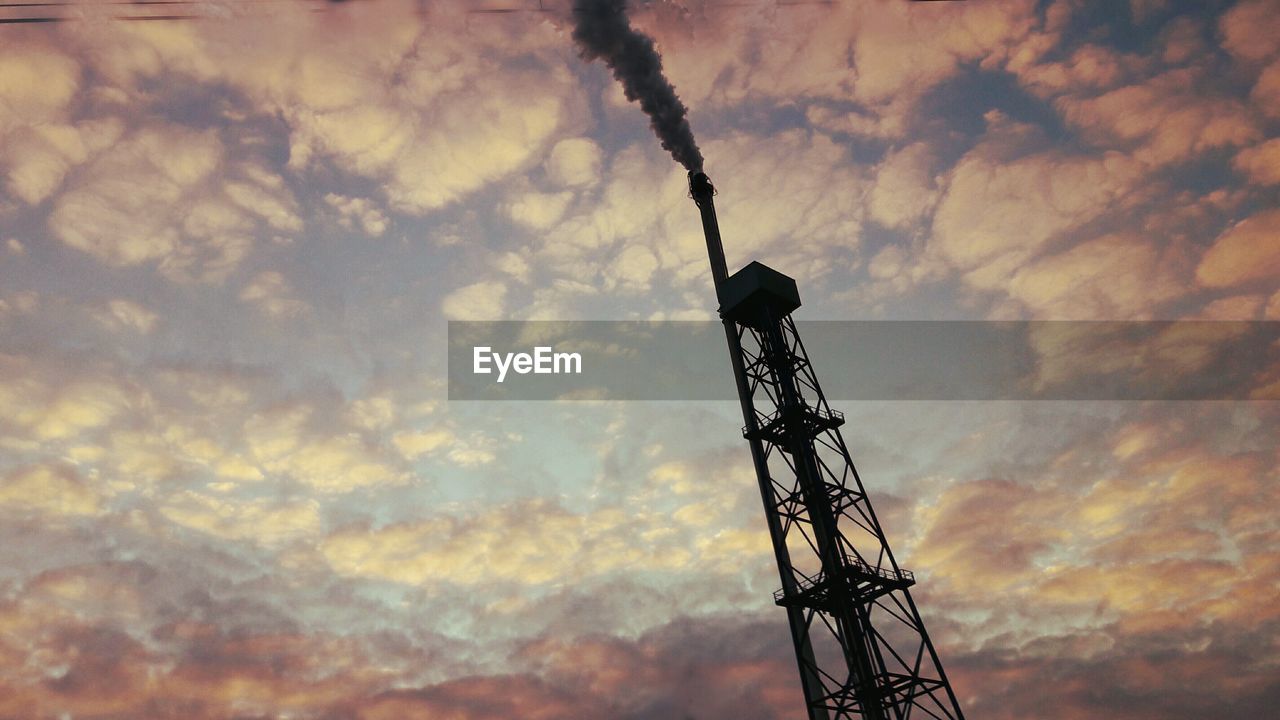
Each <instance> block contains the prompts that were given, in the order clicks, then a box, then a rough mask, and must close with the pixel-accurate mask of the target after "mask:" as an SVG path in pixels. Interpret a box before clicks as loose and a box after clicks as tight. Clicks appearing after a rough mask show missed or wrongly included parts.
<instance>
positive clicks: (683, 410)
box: [0, 0, 1280, 720]
mask: <svg viewBox="0 0 1280 720" xmlns="http://www.w3.org/2000/svg"><path fill="white" fill-rule="evenodd" d="M568 5H569V3H568V0H545V1H544V2H543V3H542V7H545V8H546V9H547V12H513V13H471V12H468V11H469V10H474V9H478V8H490V9H492V8H526V9H530V8H532V9H536V8H538V7H539V3H538V1H537V0H419V1H418V2H395V1H393V0H368V1H361V0H350V1H348V2H344V3H339V4H325V3H320V2H315V3H313V2H307V0H283V1H272V0H224V1H221V2H209V3H204V4H200V3H196V4H193V5H190V6H181V7H182V11H183V12H184V13H190V14H196V15H200V16H201V18H200V19H195V20H186V21H160V22H128V21H122V20H111V19H109V17H110V16H112V15H119V14H126V15H127V14H144V13H147V12H150V11H148V10H146V9H145V8H144V9H133V8H131V7H129V6H127V5H109V4H106V3H105V0H104V2H92V1H89V2H83V3H80V4H78V5H75V6H73V7H69V8H68V7H61V8H59V7H54V8H43V9H41V10H40V11H39V12H37V11H33V10H31V9H24V8H3V9H0V19H4V18H17V17H30V16H35V15H40V14H42V13H43V14H44V15H46V16H47V15H51V14H52V15H56V16H59V17H67V18H71V19H70V20H69V21H68V22H62V23H45V24H0V718H5V719H8V718H14V719H17V718H102V719H106V718H119V719H125V718H130V719H132V718H192V719H195V720H205V719H213V718H232V717H235V718H324V719H340V718H341V719H345V718H359V719H362V720H364V719H368V720H375V719H381V718H397V719H399V718H415V719H416V718H424V719H425V718H430V719H432V720H508V719H511V718H516V719H521V720H524V719H527V720H573V719H577V718H604V719H615V718H616V719H617V720H667V719H671V720H687V719H696V720H801V719H802V718H803V717H804V711H803V709H802V704H803V703H802V697H801V692H800V684H799V678H798V674H797V672H796V666H795V660H794V655H793V651H792V647H791V640H790V636H789V633H788V630H787V625H786V617H785V613H784V612H783V611H782V610H781V609H780V608H777V607H775V606H774V605H773V604H772V593H773V591H774V589H775V588H776V586H777V585H778V574H777V570H776V568H775V566H774V560H773V556H772V553H771V551H770V549H769V546H768V537H767V534H766V530H765V525H764V522H763V517H762V512H761V503H760V499H759V495H758V491H757V487H756V484H755V478H754V475H753V472H752V467H751V464H750V457H749V455H748V451H747V447H746V444H745V443H744V442H743V441H742V439H741V436H740V433H739V431H738V427H739V426H740V425H741V416H740V415H739V414H738V412H739V411H738V408H737V406H736V404H735V403H730V402H705V403H695V402H450V401H449V400H447V386H446V380H447V376H446V353H445V350H446V348H445V339H446V328H447V321H448V320H476V319H483V320H525V319H540V320H609V319H617V320H650V319H653V320H665V319H676V320H693V319H711V318H714V309H715V303H714V293H713V292H712V289H711V277H710V271H709V269H708V266H707V260H706V253H705V247H704V245H703V239H702V234H701V230H700V226H699V224H698V213H697V209H696V208H695V207H694V205H693V203H692V202H691V201H690V200H689V199H688V198H687V197H686V195H687V185H686V179H685V173H684V171H683V169H682V168H680V167H679V166H678V165H676V163H674V162H673V161H672V159H671V158H670V156H668V155H667V154H666V153H665V152H664V151H663V150H662V148H661V147H660V146H659V145H658V142H657V141H656V140H655V139H654V137H653V135H652V133H651V132H650V131H649V129H648V127H647V122H646V119H645V117H644V115H643V114H642V113H641V112H640V111H639V109H638V107H637V106H635V105H634V104H630V103H628V102H627V101H626V99H625V97H624V96H623V94H622V91H621V90H620V89H619V88H618V87H617V85H616V83H615V82H614V81H613V79H612V78H611V76H610V75H609V72H608V70H607V69H606V68H605V67H604V66H603V65H601V64H600V63H587V62H584V61H583V60H582V59H580V57H579V55H578V52H577V50H576V49H575V47H574V45H573V41H572V39H571V37H570V32H571V24H572V20H571V14H570V12H569V10H568ZM632 7H633V11H632V15H633V20H634V22H635V24H636V25H637V26H638V27H640V28H642V29H643V30H645V31H646V32H648V33H649V34H651V35H652V36H653V37H654V38H655V40H656V42H657V44H658V47H659V49H660V50H661V51H662V53H663V58H664V65H665V68H666V70H667V74H668V75H669V77H670V79H671V81H672V82H673V84H674V85H675V87H676V89H677V91H678V92H679V94H680V96H681V98H682V99H683V100H684V102H685V103H686V104H687V105H688V107H689V110H690V121H691V123H692V127H693V130H694V133H695V135H696V136H697V139H698V142H699V143H700V145H701V148H702V151H703V153H704V155H705V156H706V169H707V172H708V173H709V175H710V176H711V178H712V179H713V180H714V181H715V183H716V185H717V187H718V189H719V193H720V194H719V196H718V197H717V206H718V209H719V219H720V225H721V228H722V230H723V234H724V244H725V250H726V253H727V255H728V262H729V265H730V268H731V270H732V269H735V268H737V267H740V266H742V265H743V264H745V263H747V262H749V261H750V260H753V259H759V260H761V261H763V262H766V263H768V264H769V265H771V266H773V267H775V268H777V269H779V270H780V271H782V272H785V273H787V274H788V275H791V276H792V277H794V278H796V280H797V282H798V284H799V287H800V293H801V297H802V298H803V300H804V303H805V304H804V307H803V308H801V309H800V310H799V311H798V312H797V318H798V319H803V320H815V319H828V320H900V319H901V320H905V319H912V320H916V319H927V320H959V319H964V320H988V319H1001V320H1152V319H1157V320H1184V319H1198V320H1254V321H1260V320H1280V2H1278V1H1277V0H1242V1H1240V2H1214V1H1208V2H1202V3H1184V2H1173V1H1171V0H1130V1H1129V2H1127V3H1125V2H1119V1H1117V2H1084V1H1083V0H1053V1H1052V2H1050V1H1045V0H1042V1H1039V2H1034V1H1030V0H1026V1H1021V0H1008V1H1006V2H981V1H979V0H971V1H970V2H955V3H909V2H905V1H890V0H883V1H880V0H868V1H866V2H862V1H855V0H835V1H834V2H832V3H830V4H806V5H796V6H786V5H777V4H775V3H774V2H772V1H771V0H723V2H714V1H712V0H706V1H703V0H635V1H634V2H633V3H632ZM1188 9H1189V11H1188ZM164 12H165V13H168V12H169V11H167V10H166V11H164ZM151 14H159V13H155V12H152V13H151ZM1201 327H1203V326H1201ZM1224 327H1229V326H1224ZM1216 341H1217V339H1216V338H1215V337H1203V336H1200V337H1183V336H1175V337H1169V338H1165V341H1164V342H1163V344H1162V345H1161V346H1160V347H1159V348H1156V349H1154V350H1152V351H1151V353H1154V355H1153V356H1158V357H1160V358H1163V359H1164V360H1165V361H1167V363H1168V367H1171V368H1173V370H1170V371H1169V372H1180V371H1182V370H1187V371H1191V370H1194V369H1195V367H1197V363H1203V362H1204V360H1203V358H1204V357H1205V353H1207V352H1210V350H1206V348H1210V349H1211V348H1212V346H1213V344H1214V343H1215V342H1216ZM1273 350H1280V348H1273ZM1049 359H1051V358H1049ZM721 360H722V362H723V371H724V374H725V377H726V382H728V377H729V372H730V369H729V362H728V356H727V354H726V355H725V356H724V357H723V358H722V359H721ZM815 360H816V361H817V372H818V375H819V377H823V376H824V375H837V374H839V373H841V372H842V369H841V363H856V362H857V358H856V357H853V358H821V357H819V358H815ZM1110 360H1111V361H1114V360H1115V358H1114V357H1112V358H1111V359H1110ZM1046 362H1048V360H1046ZM1162 367H1163V366H1162ZM1078 369H1079V368H1074V370H1078ZM1074 370H1073V369H1072V368H1066V369H1063V368H1061V367H1059V368H1058V369H1057V370H1056V371H1059V372H1068V371H1074ZM1234 380H1235V381H1236V382H1237V384H1241V385H1243V386H1245V387H1247V388H1252V390H1251V391H1250V392H1246V393H1245V396H1248V395H1252V396H1253V397H1258V398H1261V397H1268V398H1273V400H1252V401H1235V402H1227V401H1217V402H1123V401H1097V402H1092V401H1091V402H1068V401H1061V402H1053V401H1043V402H958V401H957V402H874V403H873V402H848V403H838V404H837V405H836V406H837V407H838V408H839V409H841V410H843V411H844V412H845V413H846V415H847V417H848V421H847V423H846V425H845V427H844V429H843V432H844V437H845V439H846V441H847V442H848V444H849V448H850V450H851V452H852V454H853V457H854V460H855V462H856V463H857V464H858V467H859V470H860V472H861V474H862V476H863V479H864V481H865V482H866V485H867V488H868V491H869V493H870V495H871V500H872V502H873V504H874V505H875V508H876V510H877V512H878V513H879V515H880V518H881V520H882V523H883V525H884V528H885V530H886V532H887V534H888V538H889V541H890V543H891V544H892V546H893V548H894V550H895V552H896V554H897V556H898V559H899V562H900V563H901V565H902V566H903V567H905V568H907V569H910V570H913V571H914V572H915V573H916V577H917V579H918V584H917V586H916V588H915V589H914V591H913V593H914V597H915V599H916V601H917V603H918V605H919V606H920V610H921V614H922V615H923V617H924V620H925V623H926V625H927V626H928V628H929V630H930V632H931V634H932V636H933V639H934V642H935V644H936V645H937V647H938V651H939V654H940V655H941V657H942V660H943V663H944V665H945V667H946V669H947V672H948V674H949V675H950V677H951V680H952V682H953V685H954V687H955V689H956V692H957V694H958V696H959V698H960V700H961V703H962V705H963V707H964V709H965V712H966V714H967V716H968V717H970V718H971V720H982V719H984V718H988V719H992V720H1013V719H1015V718H1017V719H1018V720H1025V719H1027V718H1036V719H1043V720H1085V719H1094V718H1109V719H1115V720H1192V719H1196V720H1201V719H1204V718H1238V719H1240V720H1251V719H1252V718H1263V717H1265V716H1267V715H1268V714H1269V713H1273V712H1274V708H1276V707H1278V706H1280V602H1278V601H1277V599H1276V598H1277V596H1278V595H1280V514H1278V512H1277V511H1278V509H1280V471H1278V470H1277V468H1278V467H1280V450H1278V447H1277V442H1276V438H1277V436H1280V403H1278V402H1276V401H1274V398H1276V397H1277V396H1278V395H1277V393H1280V390H1278V388H1280V364H1276V365H1273V366H1272V367H1271V368H1270V369H1263V370H1261V371H1258V372H1257V374H1256V375H1253V376H1250V377H1241V378H1234Z"/></svg>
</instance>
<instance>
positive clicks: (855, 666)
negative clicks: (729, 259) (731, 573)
mask: <svg viewBox="0 0 1280 720" xmlns="http://www.w3.org/2000/svg"><path fill="white" fill-rule="evenodd" d="M689 191H690V196H691V197H692V198H693V200H694V202H696V203H697V205H698V209H699V211H700V212H701V215H702V227H703V232H704V234H705V235H706V240H707V252H708V255H709V256H710V259H711V273H712V277H713V278H714V280H715V287H716V297H717V299H718V300H719V303H720V317H721V319H722V320H723V322H724V329H725V338H726V339H727V340H728V343H729V355H730V360H731V361H732V363H733V375H734V379H735V380H736V381H737V386H738V399H739V401H740V402H741V404H742V417H743V420H744V421H745V423H746V424H745V426H744V427H743V428H742V436H743V437H744V438H746V440H747V442H748V444H749V445H750V446H751V459H752V461H753V462H754V464H755V470H756V480H757V481H758V483H759V485H760V494H761V498H762V499H763V501H764V514H765V520H766V522H767V523H768V526H769V535H770V537H771V539H772V541H773V551H774V554H775V555H776V556H777V560H778V574H779V575H780V576H781V579H782V589H780V590H778V591H777V592H776V593H774V601H775V602H776V603H777V604H778V605H780V606H782V607H783V608H785V609H786V611H787V619H788V620H789V621H790V624H791V637H792V640H793V641H794V643H795V648H796V661H797V662H798V664H799V668H800V681H801V685H802V686H803V688H804V697H805V704H806V706H807V709H808V712H809V718H810V720H836V719H841V718H865V719H866V720H906V719H907V718H949V719H954V720H963V718H964V713H963V712H961V710H960V704H959V703H958V702H957V701H956V696H955V693H954V692H953V691H952V689H951V685H950V683H949V682H948V681H947V676H946V673H945V672H943V669H942V662H941V661H940V660H939V659H938V654H937V652H936V651H935V650H934V647H933V642H932V641H930V639H929V633H928V632H927V631H926V630H925V627H924V622H923V621H922V620H921V619H920V612H919V611H918V610H917V609H916V604H915V602H914V601H913V600H912V599H911V591H910V588H911V586H912V585H914V584H915V578H914V576H913V575H912V574H911V572H909V571H907V570H903V569H902V568H900V567H898V562H897V560H895V559H894V557H893V552H892V551H891V550H890V549H889V543H888V541H887V540H886V539H885V535H884V531H883V530H882V529H881V527H880V522H879V521H878V520H877V519H876V514H875V511H874V510H873V509H872V507H871V501H870V500H869V499H868V498H867V493H866V490H865V489H864V488H863V485H862V479H861V478H860V477H859V476H858V471H857V469H856V468H854V465H853V460H852V459H851V458H850V457H849V450H848V448H847V447H845V444H844V439H843V438H842V437H841V435H840V426H841V425H843V424H844V416H843V415H841V414H840V413H839V412H836V411H835V410H832V409H831V408H830V406H828V404H827V400H826V398H824V397H823V395H822V388H821V386H820V385H819V384H818V378H817V376H816V375H815V374H814V371H813V366H812V365H811V364H810V362H809V358H808V355H807V354H806V353H805V349H804V344H803V343H802V342H801V341H800V336H799V335H798V334H797V333H796V326H795V323H794V322H793V321H792V320H791V313H792V311H794V310H795V309H796V308H798V307H800V295H799V293H798V291H797V290H796V283H795V281H794V280H792V279H791V278H789V277H787V276H786V275H783V274H782V273H780V272H778V271H776V270H773V269H772V268H769V267H767V266H765V265H762V264H760V263H758V262H752V263H751V264H749V265H747V266H746V267H745V268H743V269H742V270H740V271H739V272H737V273H735V274H733V275H732V276H729V275H728V271H727V269H726V267H725V259H724V249H723V246H722V245H721V243H720V230H719V226H718V223H717V222H716V214H715V204H714V202H713V201H712V196H713V195H715V188H714V187H713V186H712V184H711V181H710V180H709V179H708V178H707V176H706V175H705V174H703V173H690V178H689Z"/></svg>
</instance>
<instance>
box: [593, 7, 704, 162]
mask: <svg viewBox="0 0 1280 720" xmlns="http://www.w3.org/2000/svg"><path fill="white" fill-rule="evenodd" d="M573 15H574V21H575V26H574V28H573V39H574V41H575V42H577V43H578V46H579V48H581V52H582V57H583V59H584V60H588V61H590V60H597V59H599V60H604V62H605V64H606V65H608V66H609V69H611V70H613V76H614V77H615V78H617V80H618V82H620V83H622V88H623V90H624V91H625V92H626V95H627V99H628V100H630V101H632V102H635V101H637V100H638V101H639V102H640V108H641V109H642V110H644V112H645V114H646V115H648V116H649V125H650V126H651V127H652V128H653V131H654V133H656V134H657V135H658V139H659V140H660V141H662V147H664V148H666V149H667V151H668V152H670V153H671V157H673V158H675V159H676V162H678V163H680V164H681V165H683V166H684V167H685V168H686V169H687V170H690V171H695V170H701V169H702V153H701V152H700V151H699V150H698V144H697V143H696V142H694V139H693V130H691V129H690V128H689V119H688V117H687V114H688V112H689V111H688V109H687V108H685V106H684V103H682V102H680V98H679V97H677V96H676V89H675V88H674V87H672V86H671V82H670V81H669V80H667V78H666V76H664V75H663V74H662V56H661V55H659V54H658V49H657V48H655V47H654V46H653V39H652V38H650V37H648V36H646V35H644V34H642V33H640V32H638V31H637V30H636V29H635V28H633V27H631V22H630V20H628V19H627V5H626V0H574V1H573Z"/></svg>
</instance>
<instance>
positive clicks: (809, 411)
mask: <svg viewBox="0 0 1280 720" xmlns="http://www.w3.org/2000/svg"><path fill="white" fill-rule="evenodd" d="M784 411H785V408H780V409H778V410H777V411H775V412H774V413H773V414H772V415H767V416H765V418H764V419H763V420H759V421H757V422H756V427H757V428H758V429H759V430H760V431H765V430H769V429H771V428H773V427H775V426H777V425H779V424H781V423H782V422H784V419H783V412H784ZM791 412H792V413H795V414H796V415H798V416H800V417H805V418H811V419H813V420H815V421H816V422H815V424H816V425H819V426H821V427H825V428H834V427H840V426H841V425H843V424H844V413H842V412H840V411H839V410H830V409H828V410H820V409H818V408H815V407H809V406H808V405H803V406H801V407H799V408H795V409H793V410H791ZM742 437H744V438H750V437H751V426H750V425H743V426H742Z"/></svg>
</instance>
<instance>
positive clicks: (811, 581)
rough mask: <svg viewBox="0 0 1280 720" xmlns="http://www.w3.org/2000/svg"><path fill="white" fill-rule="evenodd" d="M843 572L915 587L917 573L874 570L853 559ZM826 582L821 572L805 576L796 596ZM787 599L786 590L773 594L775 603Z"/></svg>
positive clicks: (798, 583) (798, 582)
mask: <svg viewBox="0 0 1280 720" xmlns="http://www.w3.org/2000/svg"><path fill="white" fill-rule="evenodd" d="M842 572H843V574H845V575H846V576H847V575H853V574H855V573H857V574H860V575H864V576H869V577H878V578H881V579H884V580H888V581H890V582H897V583H903V584H905V585H914V584H915V582H916V576H915V573H913V572H911V571H910V570H901V569H899V570H894V569H893V568H874V567H871V566H870V565H868V564H866V563H864V562H862V561H861V560H852V559H851V560H849V561H848V564H847V565H845V567H844V569H843V571H842ZM826 581H827V577H826V575H825V574H823V573H821V572H819V573H818V574H817V575H814V576H813V577H809V576H805V577H804V578H803V579H801V580H799V581H797V582H796V590H795V594H796V595H802V594H804V593H806V592H808V591H810V590H812V589H813V588H815V587H817V586H819V585H821V584H823V583H825V582H826ZM785 597H787V590H786V588H782V589H780V590H778V591H776V592H774V593H773V601H774V602H779V601H781V600H782V599H783V598H785Z"/></svg>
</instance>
